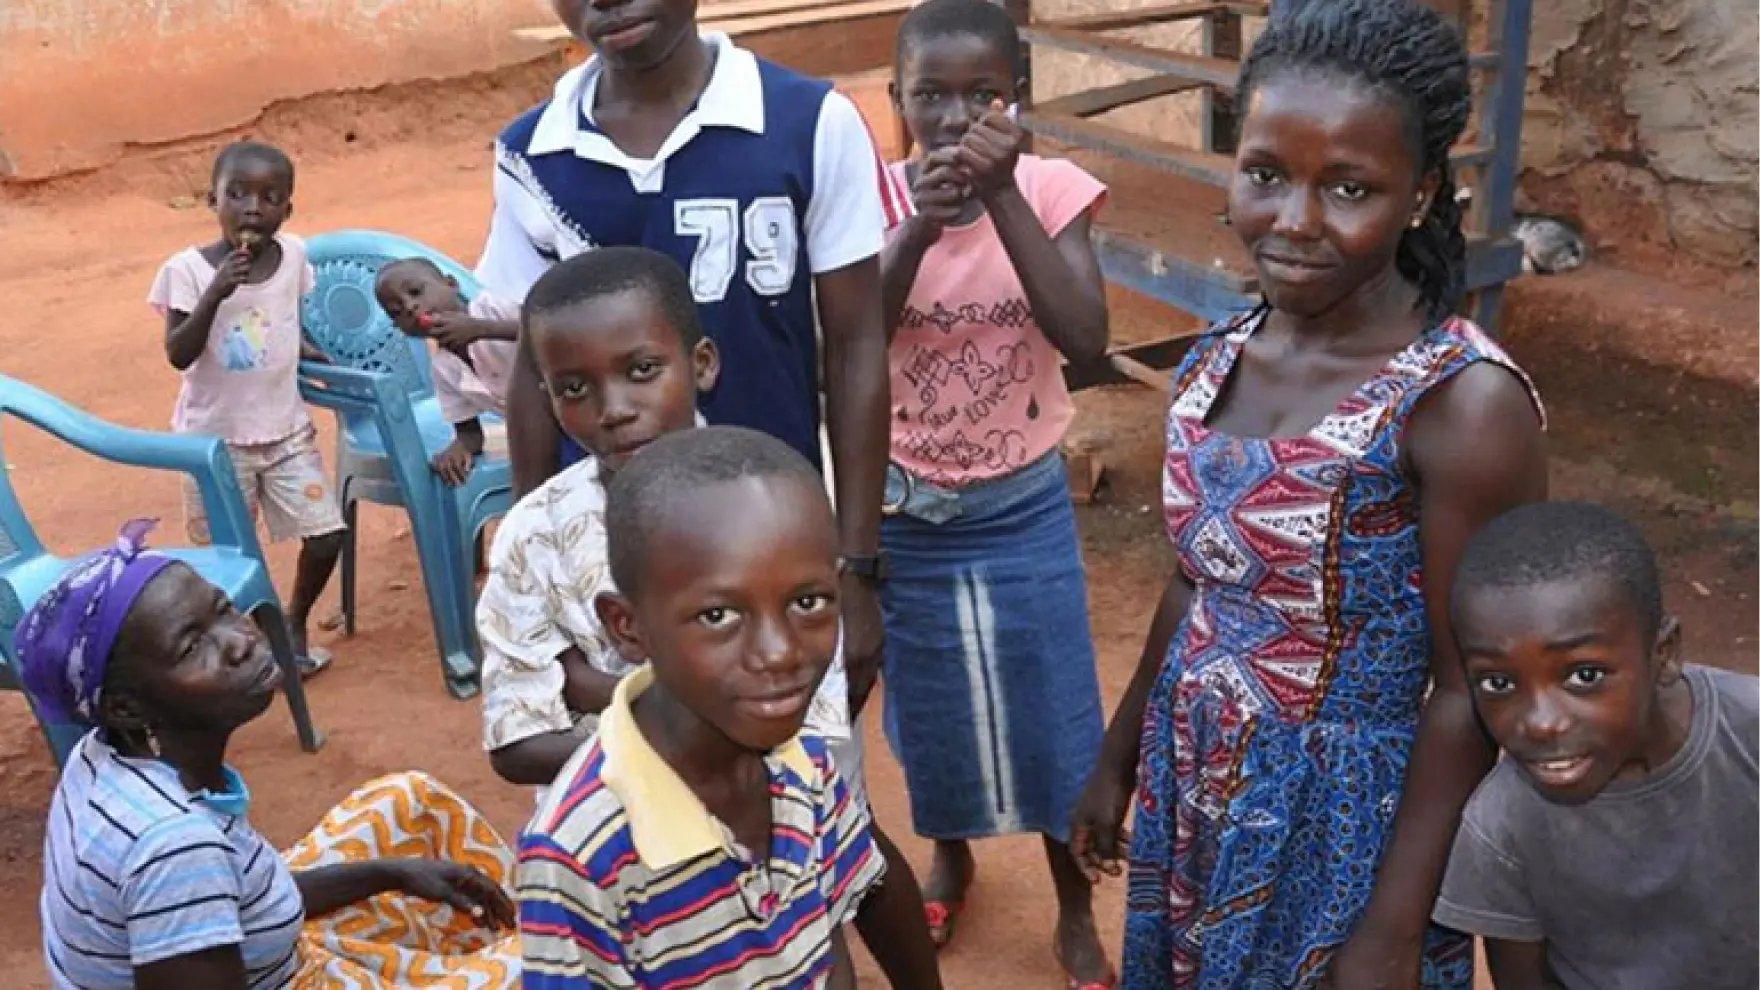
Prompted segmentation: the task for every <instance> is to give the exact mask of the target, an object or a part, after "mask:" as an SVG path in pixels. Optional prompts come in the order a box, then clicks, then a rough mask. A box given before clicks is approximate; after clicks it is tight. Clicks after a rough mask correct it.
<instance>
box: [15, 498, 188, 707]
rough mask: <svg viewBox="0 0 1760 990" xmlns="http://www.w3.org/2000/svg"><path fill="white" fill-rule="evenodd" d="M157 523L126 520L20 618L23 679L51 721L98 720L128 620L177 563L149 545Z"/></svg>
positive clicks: (18, 635)
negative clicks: (144, 593)
mask: <svg viewBox="0 0 1760 990" xmlns="http://www.w3.org/2000/svg"><path fill="white" fill-rule="evenodd" d="M157 522H158V520H156V519H135V520H131V521H130V522H128V523H126V524H124V525H123V527H122V532H121V533H119V534H118V535H117V537H116V545H115V546H113V547H109V548H107V549H104V550H99V551H97V552H96V553H92V554H89V555H87V556H85V557H82V558H80V559H79V560H78V561H77V562H75V563H74V565H73V566H72V567H71V568H69V569H68V571H67V573H66V574H64V575H62V577H61V580H59V581H57V582H55V586H54V587H53V588H50V589H49V590H48V591H46V592H44V593H43V597H41V598H39V599H37V603H36V604H35V605H33V606H31V610H30V611H29V612H26V613H25V616H24V621H23V622H20V623H19V625H18V631H17V632H16V633H15V634H14V636H13V642H14V643H15V645H16V646H17V648H18V660H19V667H20V668H21V670H20V675H21V679H22V680H23V681H24V689H25V691H26V692H27V693H29V694H30V697H31V701H32V703H33V704H35V705H36V708H37V713H38V716H39V717H40V718H42V719H43V721H44V722H46V723H49V724H54V723H58V722H59V723H66V722H78V723H80V724H83V725H97V724H98V696H99V695H100V694H101V693H102V692H103V689H104V671H105V670H107V669H108V668H109V666H110V649H111V647H113V646H115V645H116V634H117V633H118V632H119V631H121V629H122V621H123V620H124V619H126V618H127V617H128V610H129V609H131V608H133V607H134V601H135V599H136V598H139V597H140V594H141V589H142V588H145V587H146V586H147V582H148V581H151V580H152V579H153V578H154V577H156V576H157V575H158V573H159V572H160V571H162V570H164V569H165V568H166V567H167V566H169V565H170V564H172V563H174V561H173V560H172V559H171V558H170V557H167V556H165V555H164V554H158V553H153V552H151V551H149V550H147V548H146V544H145V542H144V541H145V539H146V535H147V531H148V530H151V529H152V528H153V526H154V525H155V524H156V523H157Z"/></svg>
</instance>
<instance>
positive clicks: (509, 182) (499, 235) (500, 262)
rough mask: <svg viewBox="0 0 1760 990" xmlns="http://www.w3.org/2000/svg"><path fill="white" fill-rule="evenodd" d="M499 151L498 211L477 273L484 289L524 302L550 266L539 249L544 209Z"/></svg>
mask: <svg viewBox="0 0 1760 990" xmlns="http://www.w3.org/2000/svg"><path fill="white" fill-rule="evenodd" d="M495 152H496V153H495V180H494V193H495V210H494V212H493V213H492V214H491V215H490V217H489V238H488V240H487V241H486V242H485V243H484V244H483V256H482V257H481V258H480V259H478V261H477V271H476V276H477V281H478V282H481V283H482V285H483V288H485V289H487V290H489V291H490V292H493V293H495V294H496V295H498V296H500V297H502V298H503V299H508V300H513V301H523V300H524V299H525V297H526V293H527V292H528V291H529V290H530V289H531V287H532V283H533V282H536V281H537V280H538V277H539V276H540V275H543V274H544V272H545V271H547V270H548V269H549V268H550V259H549V258H546V257H545V256H544V255H543V254H541V253H540V252H539V250H538V240H537V231H540V230H542V229H543V225H542V218H543V215H544V210H543V207H542V206H541V205H540V204H539V203H537V202H535V201H534V200H533V198H532V193H531V191H530V190H529V189H527V188H526V187H525V186H523V185H521V184H520V183H519V182H518V181H517V180H515V179H514V178H513V176H511V175H509V174H507V171H506V167H505V166H504V164H503V163H504V161H505V160H506V157H507V156H506V155H505V154H504V153H503V152H502V150H501V147H500V146H499V145H497V146H496V149H495Z"/></svg>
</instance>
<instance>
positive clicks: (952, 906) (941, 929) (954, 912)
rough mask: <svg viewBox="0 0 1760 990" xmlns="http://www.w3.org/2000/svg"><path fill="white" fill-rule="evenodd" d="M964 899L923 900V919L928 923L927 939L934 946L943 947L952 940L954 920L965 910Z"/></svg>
mask: <svg viewBox="0 0 1760 990" xmlns="http://www.w3.org/2000/svg"><path fill="white" fill-rule="evenodd" d="M965 906H966V905H965V902H964V901H924V902H923V920H924V921H926V922H928V924H929V941H930V942H933V943H934V944H935V948H937V949H941V948H945V947H946V945H947V943H949V942H951V941H953V929H954V922H955V921H957V920H958V918H959V913H960V912H961V911H963V910H965Z"/></svg>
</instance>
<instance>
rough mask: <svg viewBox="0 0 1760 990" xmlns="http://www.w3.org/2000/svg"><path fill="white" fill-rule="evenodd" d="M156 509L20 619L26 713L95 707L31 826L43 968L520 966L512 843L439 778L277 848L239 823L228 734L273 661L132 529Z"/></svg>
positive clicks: (357, 970)
mask: <svg viewBox="0 0 1760 990" xmlns="http://www.w3.org/2000/svg"><path fill="white" fill-rule="evenodd" d="M150 528H151V523H149V522H146V521H143V520H137V521H135V522H132V523H130V524H128V525H127V526H125V527H123V530H122V534H121V536H120V537H119V538H118V540H117V543H116V545H115V546H113V547H111V548H109V549H106V550H102V551H100V552H98V553H94V554H91V555H90V556H87V557H85V558H84V559H82V560H80V561H79V562H78V563H76V564H75V565H74V566H73V567H72V568H71V569H70V570H69V571H68V573H67V574H66V576H64V577H63V578H62V579H61V581H60V582H58V583H57V584H56V585H55V587H54V588H52V589H50V590H49V591H48V592H47V593H46V594H45V595H43V597H42V599H41V600H39V601H38V602H37V604H36V605H35V606H34V607H33V608H32V609H31V611H30V612H29V613H28V614H27V615H26V616H25V618H24V621H23V622H22V623H20V625H19V628H18V632H17V634H16V643H17V647H18V654H19V661H20V666H21V667H22V671H21V673H22V677H23V680H24V684H25V690H26V691H27V692H28V693H29V695H30V698H31V702H32V704H33V705H34V706H35V707H36V709H37V712H38V714H39V716H40V717H42V718H43V720H44V721H45V722H77V723H80V724H84V725H87V726H90V727H91V731H90V732H88V733H87V734H86V735H85V736H84V737H83V738H82V739H81V740H80V741H79V743H78V744H77V745H76V746H75V747H74V749H73V752H72V753H71V754H70V755H69V757H68V760H67V765H66V767H65V768H64V770H63V772H62V777H61V782H60V784H59V786H58V787H57V788H56V791H55V799H54V802H53V804H52V805H51V807H50V812H49V826H48V835H47V838H46V839H45V840H44V856H43V874H44V880H43V893H42V899H41V905H40V906H41V913H42V922H43V946H44V952H45V955H46V957H47V960H46V961H47V965H48V969H49V975H50V979H51V981H52V982H53V984H54V985H55V986H56V987H57V988H78V990H110V988H117V990H122V988H129V987H139V988H141V990H158V988H164V990H170V988H178V990H182V988H187V987H202V988H217V990H219V988H223V990H245V988H247V987H248V988H252V990H255V988H259V987H294V988H300V990H305V988H315V987H327V986H348V987H399V986H411V985H417V984H423V983H428V982H431V981H433V980H436V979H439V978H443V977H452V978H455V979H457V980H458V981H459V984H460V985H465V986H470V987H484V988H511V987H515V986H517V985H518V983H519V948H518V944H517V941H516V936H515V935H513V934H512V933H511V932H508V931H507V929H509V928H511V926H512V924H513V920H514V918H513V906H512V903H511V902H510V901H509V899H508V897H507V895H506V893H505V892H504V891H503V884H504V883H505V882H506V881H507V880H508V879H509V877H510V874H511V866H512V859H511V856H510V855H509V853H508V850H507V848H506V846H505V845H504V844H503V843H502V842H501V840H500V838H499V837H497V836H496V835H495V832H494V830H493V829H492V828H490V827H489V824H488V823H487V822H486V821H484V820H483V819H482V817H481V816H480V815H479V814H478V813H477V812H476V811H475V810H474V809H473V808H471V807H470V805H468V804H466V803H465V802H464V801H463V800H462V799H460V798H459V797H457V796H456V795H454V794H453V793H452V792H450V791H448V790H447V789H446V788H445V787H443V786H441V785H440V784H439V783H437V782H436V781H434V780H432V779H430V778H428V777H426V776H425V775H422V774H414V773H406V774H395V775H392V776H388V777H383V778H380V779H379V780H376V781H373V782H371V783H369V784H367V785H366V786H364V787H363V788H361V789H360V790H358V791H356V792H355V793H354V794H353V795H351V796H350V797H349V798H348V799H347V800H346V801H344V802H343V803H342V804H341V805H338V806H337V808H336V809H334V810H332V811H331V812H330V814H329V815H327V816H326V817H325V819H324V821H323V822H321V823H320V824H319V827H318V828H317V829H314V830H313V832H312V833H311V834H310V835H308V836H307V837H306V838H305V839H303V840H301V841H300V843H299V844H298V845H296V846H295V847H294V848H293V849H292V850H289V851H288V852H287V853H286V854H285V855H282V854H278V853H276V852H275V851H274V850H273V849H272V848H270V847H269V845H268V843H267V842H266V841H264V839H263V837H262V836H261V835H259V834H258V833H257V832H256V830H254V829H253V828H251V826H250V822H249V821H248V820H247V818H246V814H247V811H248V809H249V805H250V791H249V789H248V788H247V787H246V786H245V783H244V781H243V780H242V779H241V778H240V777H239V775H238V773H237V771H235V770H233V769H232V768H231V767H229V766H227V765H226V762H225V757H226V744H227V741H228V740H229V739H230V738H231V735H232V733H233V731H234V730H236V729H237V728H238V727H239V726H241V725H243V724H245V723H246V722H249V721H250V720H251V719H254V718H256V717H257V716H258V715H261V714H262V713H263V711H264V710H265V709H267V708H268V707H269V703H270V702H271V701H272V700H273V699H274V696H275V689H276V687H277V686H278V685H279V684H280V683H281V676H282V675H281V668H280V667H279V666H277V665H276V663H275V661H274V658H273V657H272V656H271V655H270V652H269V649H268V647H267V646H266V644H265V643H264V640H263V637H262V634H261V633H260V632H259V631H258V630H257V627H256V625H255V624H254V623H252V622H251V620H250V619H249V618H248V617H246V616H244V615H241V614H240V613H238V612H237V611H236V610H234V609H233V607H232V603H231V602H230V601H229V600H228V599H227V598H226V596H225V594H224V593H222V592H221V591H220V590H219V589H218V588H215V587H214V586H213V585H211V584H209V583H208V582H206V581H204V580H203V579H202V578H201V577H200V576H199V575H198V574H196V572H195V571H193V570H191V569H190V568H189V567H187V566H185V565H183V564H181V563H178V562H177V561H174V560H172V559H171V558H169V557H165V556H163V555H160V554H156V553H152V552H150V551H148V550H146V549H145V548H144V545H143V543H142V541H143V538H144V537H145V535H146V532H147V530H148V529H150ZM392 849H395V850H396V853H397V857H398V858H390V857H387V856H381V855H379V854H380V853H382V852H389V851H391V850H392Z"/></svg>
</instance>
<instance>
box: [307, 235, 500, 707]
mask: <svg viewBox="0 0 1760 990" xmlns="http://www.w3.org/2000/svg"><path fill="white" fill-rule="evenodd" d="M308 249H309V251H310V254H311V261H312V267H313V268H314V269H315V270H316V272H317V276H318V281H317V287H316V288H315V289H313V290H312V292H311V293H309V294H308V295H307V296H306V297H305V299H304V300H303V301H302V303H301V307H300V318H301V321H302V322H303V324H304V326H305V330H306V333H307V335H308V336H310V337H311V339H312V341H313V342H314V343H315V344H317V345H318V347H319V348H320V349H322V350H323V351H324V353H325V354H327V355H329V357H330V359H331V361H333V362H334V364H331V365H320V364H312V363H310V362H307V363H304V364H301V365H300V391H301V394H303V395H304V396H305V398H306V401H308V402H310V403H312V404H313V405H317V406H323V407H326V408H329V409H333V410H335V411H336V413H337V416H338V419H339V425H340V429H339V430H338V438H337V447H338V449H337V454H336V462H337V497H338V498H339V499H340V500H341V503H342V514H343V518H344V519H345V521H346V522H347V523H348V535H347V537H346V542H345V543H344V544H343V551H342V613H343V621H344V624H345V626H346V629H347V631H348V632H349V633H351V634H352V633H353V632H354V629H355V600H356V587H357V584H356V580H355V565H356V551H355V532H356V526H355V521H356V504H357V503H358V502H359V501H360V500H361V499H365V500H367V501H369V502H374V503H377V504H380V505H398V506H403V507H404V508H405V509H407V510H408V512H409V517H410V528H411V530H412V531H413V533H414V535H415V540H416V552H417V554H418V556H419V557H420V558H421V562H422V578H423V582H424V584H425V585H426V586H427V591H428V605H429V607H430V608H431V610H432V611H433V617H434V639H435V642H436V643H437V645H438V646H439V649H440V661H441V667H442V670H443V672H444V674H445V677H446V684H447V687H448V689H449V690H451V691H452V693H453V694H454V695H456V696H458V697H460V698H465V697H470V696H471V695H473V694H475V693H476V690H477V678H478V672H479V670H480V668H481V666H482V651H481V648H480V647H479V645H478V643H477V637H476V628H475V625H474V623H473V621H472V611H473V602H474V599H475V591H476V585H475V580H474V579H475V574H476V553H475V549H476V547H477V546H478V543H479V541H480V539H481V537H482V534H483V528H484V527H485V526H486V525H487V524H488V523H489V520H491V519H494V518H495V517H497V516H500V515H504V514H505V513H506V512H507V510H508V509H509V508H511V507H512V505H513V473H512V470H511V468H510V466H509V465H508V462H507V461H506V460H505V459H491V458H487V457H479V458H477V463H476V466H475V467H474V468H473V469H472V471H471V474H470V477H469V478H468V479H467V480H466V482H465V483H464V484H463V485H460V486H459V487H457V488H451V487H448V486H447V485H446V484H445V483H444V482H442V481H441V480H440V478H439V476H437V475H436V474H435V473H434V472H433V470H432V469H431V468H430V467H429V462H430V460H431V459H432V458H433V456H434V455H435V454H438V453H439V452H440V451H441V450H444V449H445V448H446V446H447V445H448V444H450V443H451V442H452V439H453V436H454V433H453V429H452V424H451V423H449V422H447V421H446V417H445V416H444V415H442V414H441V412H440V400H439V399H438V398H437V397H436V396H435V393H434V373H433V369H432V366H431V365H430V358H429V353H428V344H427V342H426V341H423V340H419V339H415V338H411V337H407V336H405V335H404V334H403V333H401V332H399V331H398V329H397V328H396V326H394V325H393V324H392V323H391V319H390V317H388V316H386V315H385V311H384V310H382V309H380V308H379V304H378V301H377V300H376V299H375V298H374V296H373V283H374V280H375V279H376V278H377V277H378V274H379V268H380V266H382V265H384V264H386V263H387V262H390V261H394V260H398V259H401V258H413V257H424V258H427V259H429V260H430V261H432V262H434V264H435V265H437V266H439V268H440V270H441V271H443V272H445V273H446V274H448V275H451V276H452V277H453V278H455V279H457V280H458V284H459V288H460V289H461V290H462V292H463V294H464V296H465V298H466V299H470V298H471V297H473V296H475V295H476V294H477V292H478V287H477V282H476V279H475V278H473V277H472V276H471V273H470V272H469V271H466V270H465V269H464V268H463V267H462V266H461V265H459V264H458V263H457V262H455V261H453V260H452V259H450V258H447V257H446V256H445V255H442V254H440V253H439V252H437V251H434V250H433V249H431V248H428V247H426V246H424V245H422V244H420V243H417V242H416V241H412V240H409V239H408V238H404V237H398V236H396V235H394V234H387V233H382V232H378V231H367V230H343V231H336V232H333V233H328V234H321V235H319V236H317V237H314V238H312V239H311V241H310V242H309V244H308ZM363 375H364V376H366V377H362V376H363ZM369 378H370V379H375V380H376V381H375V382H373V383H369V381H368V380H367V379H369Z"/></svg>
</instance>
